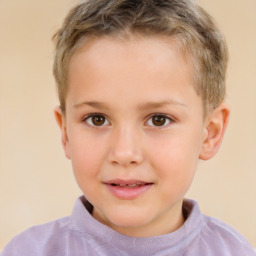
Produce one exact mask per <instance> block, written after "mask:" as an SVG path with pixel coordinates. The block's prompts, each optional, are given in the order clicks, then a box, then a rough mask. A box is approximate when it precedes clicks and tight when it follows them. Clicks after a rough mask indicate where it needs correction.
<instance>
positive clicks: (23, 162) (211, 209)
mask: <svg viewBox="0 0 256 256" xmlns="http://www.w3.org/2000/svg"><path fill="white" fill-rule="evenodd" d="M75 3H76V1H74V0H73V1H72V0H43V1H38V0H22V1H20V0H12V1H10V0H0V249H1V248H2V247H3V246H4V244H5V243H6V242H7V241H8V240H9V239H10V238H11V237H13V236H14V235H15V234H17V233H18V232H21V231H22V230H24V229H26V228H28V227H30V226H31V225H35V224H39V223H44V222H47V221H50V220H52V219H55V218H59V217H62V216H65V215H68V214H70V212H71V210H72V206H73V203H74V201H75V199H76V197H77V196H78V195H80V191H79V190H78V188H77V186H76V184H75V181H74V179H73V175H72V171H71V165H70V163H69V161H68V160H66V159H65V157H64V154H63V152H62V148H61V144H60V136H59V131H58V128H57V126H56V124H55V121H54V117H53V107H54V106H55V105H56V104H57V99H56V93H55V88H54V81H53V77H52V74H51V65H52V52H53V46H52V43H51V40H50V38H51V36H52V34H53V33H54V31H55V30H56V29H57V28H58V27H59V25H60V23H61V21H62V19H63V17H64V15H65V14H66V12H67V10H68V9H69V8H70V7H71V6H72V5H74V4H75ZM201 3H202V5H203V6H204V7H205V8H206V9H207V10H208V11H209V12H210V13H211V14H212V15H213V16H214V17H215V18H216V20H217V22H218V23H219V25H220V27H221V28H222V30H223V31H224V34H225V35H226V38H227V41H228V44H229V49H230V65H229V71H228V81H227V84H228V98H227V101H228V102H229V104H230V105H231V108H232V114H231V119H230V123H229V128H228V130H227V133H226V138H225V140H224V142H223V146H222V148H221V150H220V152H219V154H218V155H217V156H216V158H215V159H213V160H211V161H208V162H202V163H200V166H199V170H198V173H197V176H196V179H195V182H194V184H193V185H192V187H191V190H190V192H189V194H188V197H192V198H196V199H197V200H198V201H199V203H200V205H201V209H202V210H203V211H204V212H205V213H206V214H208V215H211V216H215V217H218V218H221V219H222V220H224V221H225V222H227V223H229V224H231V225H232V226H234V227H235V228H236V229H238V230H239V231H240V232H241V233H242V234H243V235H245V236H246V237H247V239H248V240H249V241H250V242H251V243H252V244H253V245H254V246H255V247H256V15H255V13H256V0H225V1H223V0H214V1H212V0H211V1H210V0H201Z"/></svg>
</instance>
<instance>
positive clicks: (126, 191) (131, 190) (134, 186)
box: [103, 179, 154, 200]
mask: <svg viewBox="0 0 256 256" xmlns="http://www.w3.org/2000/svg"><path fill="white" fill-rule="evenodd" d="M103 184H104V185H105V186H106V187H107V188H108V190H109V191H110V193H111V194H112V195H114V196H115V197H117V198H119V199H122V200H132V199H135V198H137V197H139V196H140V195H142V194H143V193H145V192H146V191H147V190H149V189H150V188H151V187H152V186H153V184H154V183H152V182H146V181H141V180H120V179H115V180H109V181H107V182H103Z"/></svg>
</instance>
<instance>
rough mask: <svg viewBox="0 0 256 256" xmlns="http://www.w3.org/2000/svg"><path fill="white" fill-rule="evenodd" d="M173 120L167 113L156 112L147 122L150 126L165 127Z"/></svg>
mask: <svg viewBox="0 0 256 256" xmlns="http://www.w3.org/2000/svg"><path fill="white" fill-rule="evenodd" d="M172 121H173V119H172V118H171V117H169V116H167V115H164V114H155V115H153V116H151V117H150V118H149V119H148V121H147V123H146V124H147V125H149V126H157V127H164V126H167V125H168V124H170V123H171V122H172Z"/></svg>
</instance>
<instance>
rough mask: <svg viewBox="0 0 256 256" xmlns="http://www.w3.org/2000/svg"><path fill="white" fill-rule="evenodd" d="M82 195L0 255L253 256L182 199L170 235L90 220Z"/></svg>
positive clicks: (243, 243)
mask: <svg viewBox="0 0 256 256" xmlns="http://www.w3.org/2000/svg"><path fill="white" fill-rule="evenodd" d="M91 210H92V206H91V205H90V204H89V202H88V201H86V199H85V198H84V197H80V198H79V199H78V200H77V201H76V203H75V206H74V209H73V213H72V215H71V216H70V217H65V218H62V219H59V220H56V221H53V222H50V223H47V224H44V225H40V226H36V227H32V228H30V229H28V230H27V231H25V232H23V233H21V234H20V235H18V236H16V237H15V238H14V239H13V240H11V242H9V244H7V246H6V247H5V249H4V250H3V251H2V253H1V254H0V256H17V255H19V256H86V255H89V256H94V255H109V256H128V255H129V256H144V255H145V256H150V255H154V256H167V255H168V256H213V255H214V256H224V255H225V256H256V253H255V251H254V249H253V248H252V246H251V245H250V244H249V243H248V242H247V241H246V239H245V238H244V237H242V236H241V235H240V234H239V233H238V232H237V231H235V230H234V229H233V228H231V227H230V226H228V225H227V224H224V223H223V222H221V221H219V220H217V219H213V218H210V217H207V216H205V215H203V214H202V213H201V212H200V209H199V207H198V204H197V203H196V202H195V201H192V200H185V201H184V204H183V212H184V215H185V216H187V220H186V222H185V224H184V225H183V226H182V227H181V228H180V229H178V230H176V231H175V232H173V233H170V234H167V235H162V236H157V237H148V238H133V237H128V236H124V235H121V234H119V233H117V232H116V231H114V230H112V229H111V228H109V227H107V226H105V225H103V224H102V223H100V222H98V221H97V220H96V219H94V218H93V217H92V216H91V214H90V212H91Z"/></svg>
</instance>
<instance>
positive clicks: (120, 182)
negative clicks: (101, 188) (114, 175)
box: [103, 179, 153, 185]
mask: <svg viewBox="0 0 256 256" xmlns="http://www.w3.org/2000/svg"><path fill="white" fill-rule="evenodd" d="M103 183H104V184H107V185H146V184H152V183H153V182H147V181H142V180H133V179H129V180H122V179H113V180H108V181H105V182H103Z"/></svg>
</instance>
